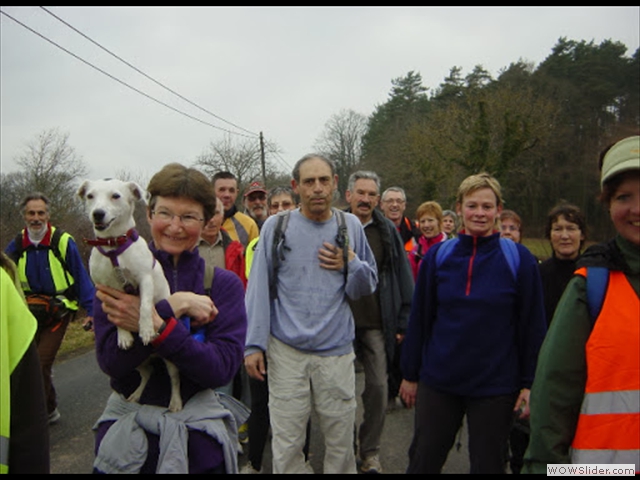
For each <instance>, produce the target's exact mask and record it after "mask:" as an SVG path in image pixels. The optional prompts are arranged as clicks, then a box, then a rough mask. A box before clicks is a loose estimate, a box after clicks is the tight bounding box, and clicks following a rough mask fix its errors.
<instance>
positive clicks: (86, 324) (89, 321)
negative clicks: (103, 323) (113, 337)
mask: <svg viewBox="0 0 640 480" xmlns="http://www.w3.org/2000/svg"><path fill="white" fill-rule="evenodd" d="M82 329H83V330H84V331H85V332H93V317H84V319H82Z"/></svg>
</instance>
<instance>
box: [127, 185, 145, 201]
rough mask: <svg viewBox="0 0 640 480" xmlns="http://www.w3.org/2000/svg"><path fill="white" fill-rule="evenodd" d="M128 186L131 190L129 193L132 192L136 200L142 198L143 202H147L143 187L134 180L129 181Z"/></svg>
mask: <svg viewBox="0 0 640 480" xmlns="http://www.w3.org/2000/svg"><path fill="white" fill-rule="evenodd" d="M128 186H129V189H130V190H131V193H132V194H133V198H135V199H136V200H142V201H143V202H144V203H145V204H147V203H149V202H148V201H147V197H148V195H147V191H146V190H145V189H144V188H142V187H141V186H140V185H139V184H137V183H136V182H129V183H128Z"/></svg>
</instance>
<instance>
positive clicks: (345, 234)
mask: <svg viewBox="0 0 640 480" xmlns="http://www.w3.org/2000/svg"><path fill="white" fill-rule="evenodd" d="M333 211H334V213H335V214H336V215H337V218H338V234H337V235H336V245H338V247H340V248H341V249H342V260H343V263H344V281H345V283H346V282H347V277H348V275H349V230H348V229H347V220H346V217H345V214H344V212H343V211H342V210H338V209H337V208H334V209H333Z"/></svg>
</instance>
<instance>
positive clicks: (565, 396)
mask: <svg viewBox="0 0 640 480" xmlns="http://www.w3.org/2000/svg"><path fill="white" fill-rule="evenodd" d="M585 266H605V267H607V268H609V269H610V270H611V271H612V272H618V273H622V274H623V275H624V281H625V282H627V283H628V288H627V285H625V283H624V282H622V281H620V282H616V283H611V284H610V286H609V288H612V287H613V288H616V289H618V288H620V287H616V284H618V285H621V286H623V288H625V289H626V291H627V293H626V295H627V297H630V298H627V299H625V300H624V301H623V302H618V303H620V305H619V307H620V310H619V311H618V312H617V313H616V314H615V315H611V310H609V309H607V300H606V299H605V303H604V304H603V309H602V310H601V313H600V317H598V318H597V319H596V320H595V326H593V325H594V323H593V320H592V318H591V315H590V313H589V309H588V302H587V293H586V281H585V278H584V277H582V276H580V275H576V276H574V277H573V278H572V279H571V281H570V282H569V284H568V285H567V288H566V289H565V292H564V294H563V296H562V298H561V299H560V302H559V303H558V306H557V308H556V312H555V315H554V317H553V320H552V322H551V326H550V327H549V332H548V334H547V336H546V338H545V340H544V343H543V345H542V349H541V351H540V360H539V362H538V366H537V369H536V377H535V381H534V384H533V388H532V389H531V398H530V402H531V412H532V414H531V420H530V426H531V437H530V441H529V448H528V450H527V452H526V454H525V458H524V467H523V473H524V472H527V473H546V466H547V464H548V463H564V464H568V463H571V462H572V458H571V449H572V442H573V441H574V437H575V436H576V435H578V443H577V445H576V447H581V448H584V447H583V446H584V445H585V444H586V442H588V441H590V440H589V439H588V438H587V437H586V434H584V433H582V432H580V433H578V430H577V427H578V424H579V422H581V421H582V419H581V417H580V412H581V409H582V408H585V409H587V410H590V406H588V405H586V406H584V407H583V402H584V401H585V393H586V392H587V393H595V392H596V390H595V389H596V388H598V389H602V390H600V392H601V394H600V397H601V398H603V397H609V399H611V400H612V403H608V404H607V405H605V406H604V410H602V413H603V414H606V413H607V410H608V409H609V408H611V407H612V406H613V405H615V402H616V399H617V397H618V393H615V392H616V391H617V389H622V388H625V389H627V392H633V391H636V395H637V390H638V386H637V383H636V384H635V386H634V385H628V384H627V382H626V380H624V381H623V380H622V379H621V378H620V377H619V376H618V375H619V374H620V373H623V370H627V373H629V374H635V380H636V381H638V350H639V349H640V336H639V335H638V330H637V329H638V311H637V310H636V311H635V312H629V311H628V308H629V307H632V306H633V305H634V304H635V305H636V306H637V305H638V303H637V302H638V292H639V290H640V251H639V250H638V246H637V245H635V244H632V243H631V242H629V241H627V240H625V239H624V238H622V237H620V236H619V235H618V236H616V237H615V239H614V240H612V241H609V242H607V243H605V244H599V245H595V246H592V247H589V248H588V249H587V250H586V251H585V252H584V254H583V255H582V257H581V258H580V259H579V260H578V263H577V267H578V268H582V267H585ZM629 289H630V290H629ZM619 295H620V291H619V290H616V291H615V292H614V291H612V292H609V291H608V292H607V295H606V296H607V297H610V298H611V299H615V298H616V297H618V296H619ZM634 295H635V298H634V297H633V296H634ZM629 313H632V314H633V315H631V317H629ZM603 319H604V320H605V322H603V325H600V320H603ZM600 329H601V330H602V332H601V333H598V334H596V332H597V331H598V330H600ZM630 329H635V333H634V331H633V330H630ZM616 331H619V332H620V333H621V334H622V338H620V337H619V336H617V335H616ZM592 332H593V339H592V338H591V337H592ZM607 337H609V338H608V339H607ZM605 339H606V340H605ZM603 341H606V342H609V341H614V342H615V343H612V344H611V347H612V349H611V350H605V349H604V347H603V346H601V345H602V344H603V343H604V342H603ZM594 349H601V350H602V352H606V357H607V358H606V359H605V360H607V361H608V363H609V364H610V367H609V368H602V367H601V366H599V365H598V363H594V362H598V360H596V357H594V355H593V353H592V352H594ZM620 355H621V357H622V358H620ZM634 361H635V365H632V364H633V363H634ZM630 363H631V364H630ZM592 375H597V377H592ZM589 377H591V378H589ZM594 382H598V383H599V385H600V386H598V387H596V386H594ZM607 392H608V393H607ZM620 393H622V392H620ZM589 397H590V395H587V396H586V398H587V402H589V400H588V399H589ZM635 398H636V400H635V401H632V402H630V403H628V404H627V407H629V406H635V409H636V410H635V412H636V413H635V418H636V423H635V427H633V423H632V419H631V420H630V419H629V416H628V415H627V414H628V412H622V411H620V410H619V411H618V413H623V417H626V418H624V419H623V418H622V417H621V418H620V419H621V420H622V421H623V423H625V424H627V425H630V426H631V427H630V429H627V430H626V431H627V432H628V434H629V435H627V434H625V433H624V431H623V430H619V431H618V432H616V434H615V435H614V438H613V439H612V437H611V431H610V430H609V428H608V427H607V426H605V428H603V429H602V436H601V441H602V442H603V443H600V444H599V445H595V446H596V447H597V448H594V449H593V450H594V451H593V452H592V453H594V454H597V455H598V461H597V462H593V463H617V462H622V463H635V468H636V471H638V446H637V445H638V444H637V442H638V438H639V437H638V423H637V419H638V415H639V413H638V411H639V410H640V405H638V403H637V398H638V397H637V396H636V397H635ZM587 410H585V412H586V411H587ZM594 418H595V416H594ZM596 421H597V419H596ZM585 426H586V424H585ZM611 426H613V425H611ZM633 428H635V429H636V430H635V433H633V430H632V429H633ZM599 431H600V430H599ZM598 436H600V434H598ZM629 442H636V443H635V447H634V445H632V444H631V443H629ZM623 445H625V446H624V448H622V446H623ZM592 446H594V445H592ZM629 447H630V448H629ZM595 450H599V452H596V451H595ZM625 452H626V454H631V455H632V456H633V455H635V457H634V458H635V460H630V461H623V460H626V455H621V456H619V454H621V453H625ZM580 456H581V457H582V454H580ZM622 457H625V458H624V459H623V458H622ZM580 463H583V462H582V461H580Z"/></svg>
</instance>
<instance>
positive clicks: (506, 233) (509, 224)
mask: <svg viewBox="0 0 640 480" xmlns="http://www.w3.org/2000/svg"><path fill="white" fill-rule="evenodd" d="M500 236H501V237H502V238H510V239H511V240H513V241H514V242H516V243H520V225H518V224H517V223H516V222H515V221H514V220H513V218H505V219H504V220H503V221H501V222H500Z"/></svg>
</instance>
